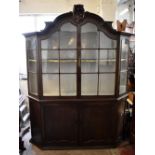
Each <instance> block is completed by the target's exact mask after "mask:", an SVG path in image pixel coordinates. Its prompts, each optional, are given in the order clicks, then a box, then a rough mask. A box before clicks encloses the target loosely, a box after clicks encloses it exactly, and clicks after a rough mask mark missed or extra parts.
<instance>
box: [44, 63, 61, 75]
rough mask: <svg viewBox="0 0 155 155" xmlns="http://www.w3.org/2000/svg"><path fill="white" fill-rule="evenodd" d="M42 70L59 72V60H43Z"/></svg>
mask: <svg viewBox="0 0 155 155" xmlns="http://www.w3.org/2000/svg"><path fill="white" fill-rule="evenodd" d="M42 72H43V73H58V72H59V61H58V60H48V61H47V62H42Z"/></svg>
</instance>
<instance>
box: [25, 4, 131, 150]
mask: <svg viewBox="0 0 155 155" xmlns="http://www.w3.org/2000/svg"><path fill="white" fill-rule="evenodd" d="M111 25H112V22H106V21H104V20H103V19H102V18H101V17H99V16H98V15H96V14H93V13H90V12H87V11H85V10H84V8H83V5H75V6H74V9H73V11H71V12H68V13H65V14H62V15H60V16H58V17H57V18H56V19H55V20H54V22H46V26H45V28H44V30H42V31H40V32H34V33H27V34H24V35H25V37H26V50H27V70H28V91H29V103H30V119H31V131H32V139H31V141H32V142H33V143H34V144H36V145H38V146H40V147H41V148H62V147H63V148H65V147H88V146H105V145H109V146H112V145H115V144H117V142H118V140H119V139H120V136H121V130H122V122H123V114H124V101H125V100H126V96H127V74H128V71H127V68H128V47H129V40H128V39H129V36H130V35H131V34H129V33H124V32H117V31H116V30H114V29H113V28H112V26H111Z"/></svg>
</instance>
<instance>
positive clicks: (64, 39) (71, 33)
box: [60, 23, 77, 49]
mask: <svg viewBox="0 0 155 155" xmlns="http://www.w3.org/2000/svg"><path fill="white" fill-rule="evenodd" d="M76 31H77V28H76V27H75V26H74V25H72V24H71V23H66V24H64V25H63V26H62V27H61V29H60V48H61V49H62V48H76V43H77V41H76V38H77V36H76Z"/></svg>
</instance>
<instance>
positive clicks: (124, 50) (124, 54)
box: [121, 39, 129, 59]
mask: <svg viewBox="0 0 155 155" xmlns="http://www.w3.org/2000/svg"><path fill="white" fill-rule="evenodd" d="M128 44H129V43H128V40H127V39H122V53H121V59H127V58H128Z"/></svg>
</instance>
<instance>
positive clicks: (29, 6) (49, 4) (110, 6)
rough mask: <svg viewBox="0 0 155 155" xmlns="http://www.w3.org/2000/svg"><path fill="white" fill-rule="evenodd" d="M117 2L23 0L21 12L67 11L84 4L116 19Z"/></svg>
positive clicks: (109, 18)
mask: <svg viewBox="0 0 155 155" xmlns="http://www.w3.org/2000/svg"><path fill="white" fill-rule="evenodd" d="M116 3H117V0H21V2H20V3H19V13H20V14H22V13H65V12H68V11H72V10H73V5H74V4H83V5H84V8H85V10H86V11H89V12H93V13H96V14H98V15H100V16H102V17H103V18H104V19H105V20H108V21H114V19H115V11H116Z"/></svg>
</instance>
